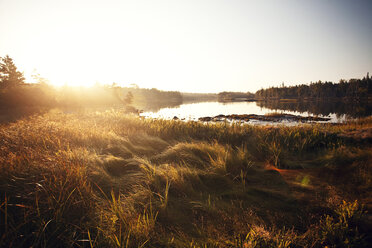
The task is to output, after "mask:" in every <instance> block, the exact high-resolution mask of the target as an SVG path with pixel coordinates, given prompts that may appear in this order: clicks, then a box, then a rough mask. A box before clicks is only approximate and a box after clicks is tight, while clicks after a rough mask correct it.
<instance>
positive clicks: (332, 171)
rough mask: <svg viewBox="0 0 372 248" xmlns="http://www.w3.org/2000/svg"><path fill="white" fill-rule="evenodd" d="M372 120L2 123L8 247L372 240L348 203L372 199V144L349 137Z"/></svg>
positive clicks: (66, 118)
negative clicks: (291, 123)
mask: <svg viewBox="0 0 372 248" xmlns="http://www.w3.org/2000/svg"><path fill="white" fill-rule="evenodd" d="M371 126H372V121H371V118H369V119H365V120H361V121H359V122H353V123H350V124H346V125H338V126H332V125H314V126H298V127H269V126H268V127H254V126H247V125H240V124H232V125H230V124H227V123H219V124H203V123H197V122H188V123H184V122H178V121H165V120H149V119H146V120H143V119H140V118H138V117H135V116H130V115H124V114H123V113H120V112H117V111H106V112H93V113H88V112H86V113H72V114H63V113H59V112H54V113H49V114H46V115H43V116H35V117H32V118H28V119H24V120H19V121H17V122H15V123H12V124H7V125H3V126H1V127H0V142H1V143H0V172H1V173H0V235H1V236H0V246H1V247H26V246H28V247H30V246H32V247H323V246H325V245H328V246H329V247H332V245H337V247H342V246H344V247H363V246H366V247H367V246H368V242H370V241H371V240H370V237H368V236H367V234H368V232H367V231H366V230H368V227H369V226H368V225H369V224H370V223H364V222H363V221H362V219H363V218H360V215H362V214H365V213H364V212H363V211H362V210H360V209H361V207H360V204H358V203H355V204H354V203H353V204H354V205H348V204H349V203H343V202H342V200H347V201H348V202H354V200H358V202H361V203H367V204H368V199H370V197H371V196H370V193H369V192H370V187H371V160H372V158H371V154H372V152H371V146H370V140H369V139H368V138H363V139H358V138H355V137H353V136H347V135H345V134H346V133H350V132H353V130H354V131H355V130H356V129H360V128H362V129H365V130H368V129H370V128H371ZM345 182H347V183H346V184H345ZM345 185H347V186H345ZM350 204H351V203H350ZM367 207H368V205H367ZM340 209H341V210H340ZM345 209H346V210H345ZM347 209H349V210H350V209H351V210H352V211H351V210H350V211H349V212H350V213H352V215H353V216H354V217H353V216H346V217H345V211H346V212H348V210H347ZM340 216H341V217H340ZM345 226H349V227H350V228H349V229H348V228H346V229H345ZM356 230H357V231H356ZM335 240H336V241H335ZM347 242H348V243H347Z"/></svg>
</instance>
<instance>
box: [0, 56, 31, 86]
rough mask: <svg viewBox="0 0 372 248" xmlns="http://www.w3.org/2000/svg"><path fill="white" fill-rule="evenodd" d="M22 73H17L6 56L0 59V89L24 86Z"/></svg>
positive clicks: (11, 61)
mask: <svg viewBox="0 0 372 248" xmlns="http://www.w3.org/2000/svg"><path fill="white" fill-rule="evenodd" d="M24 80H25V78H24V77H23V73H21V72H19V71H18V69H17V67H16V66H15V64H14V62H13V59H12V58H10V57H9V56H8V55H6V56H5V57H3V58H2V57H0V89H5V88H8V87H14V86H19V85H21V84H24Z"/></svg>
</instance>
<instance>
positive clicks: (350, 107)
mask: <svg viewBox="0 0 372 248" xmlns="http://www.w3.org/2000/svg"><path fill="white" fill-rule="evenodd" d="M273 112H280V113H283V114H292V115H300V116H322V117H330V118H331V122H342V121H345V120H346V119H348V118H350V117H351V118H356V117H362V116H369V115H371V114H372V113H371V106H370V105H368V104H350V103H348V104H346V103H340V102H311V103H304V102H228V103H226V102H224V103H221V102H199V103H188V104H181V105H179V106H174V107H166V108H161V109H160V110H158V111H145V112H144V113H142V114H141V115H142V116H145V117H151V118H162V119H172V118H174V117H177V118H179V119H183V120H197V119H198V118H200V117H206V116H211V117H213V116H217V115H220V114H223V115H231V114H237V115H243V114H256V115H265V114H270V113H273Z"/></svg>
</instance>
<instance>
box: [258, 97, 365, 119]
mask: <svg viewBox="0 0 372 248" xmlns="http://www.w3.org/2000/svg"><path fill="white" fill-rule="evenodd" d="M257 105H258V106H260V107H262V108H268V109H271V110H274V111H277V110H281V111H283V110H284V111H298V112H309V113H311V114H314V115H321V116H329V115H332V114H335V115H336V116H337V117H338V118H342V116H346V118H359V117H366V116H370V115H372V104H371V103H369V102H342V101H312V102H279V101H260V102H257Z"/></svg>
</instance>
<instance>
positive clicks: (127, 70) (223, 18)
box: [0, 0, 372, 93]
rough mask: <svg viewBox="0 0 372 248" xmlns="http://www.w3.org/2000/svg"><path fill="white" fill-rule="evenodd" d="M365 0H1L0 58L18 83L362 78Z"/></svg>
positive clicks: (367, 20) (371, 30) (176, 87)
mask: <svg viewBox="0 0 372 248" xmlns="http://www.w3.org/2000/svg"><path fill="white" fill-rule="evenodd" d="M371 12H372V3H371V2H369V1H366V0H358V1H352V2H349V1H326V2H325V1H311V2H297V1H292V0H287V1H281V2H280V3H278V2H275V1H187V2H183V1H170V0H168V1H166V0H164V1H157V2H156V3H155V2H152V1H116V0H110V1H105V2H103V1H85V0H82V1H79V2H78V3H75V2H73V1H64V2H63V3H61V2H58V1H44V0H35V1H32V2H29V1H25V0H15V1H9V0H2V1H0V32H1V33H2V34H3V37H7V38H5V39H4V38H3V39H1V40H0V57H3V56H5V55H7V54H8V55H9V56H10V57H11V58H13V59H14V62H15V64H16V66H17V67H18V69H19V70H20V71H23V72H24V73H25V77H26V79H27V80H26V81H27V82H30V81H31V75H32V74H35V73H39V74H40V76H41V77H43V78H46V79H48V80H49V81H50V82H51V83H52V84H53V85H55V86H58V85H59V86H62V85H64V84H68V85H72V86H78V87H80V86H89V85H90V86H93V85H95V84H96V83H100V84H102V85H104V84H107V85H110V84H112V83H114V82H115V83H118V84H119V85H121V86H124V87H130V85H131V84H136V85H138V86H139V87H140V88H149V89H151V88H156V89H159V90H163V91H180V92H184V93H218V92H223V91H231V92H251V93H255V92H256V91H257V90H260V89H261V88H269V87H279V86H281V85H282V84H283V83H284V84H285V85H286V86H293V85H299V84H307V85H308V84H310V82H317V81H319V80H321V81H323V82H324V81H331V82H333V83H338V82H339V80H341V79H345V80H349V79H352V78H362V77H364V76H365V75H366V74H367V73H368V72H371V71H372V70H371V68H372V42H371V41H372V21H371V19H372V18H371V17H370V13H371Z"/></svg>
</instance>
